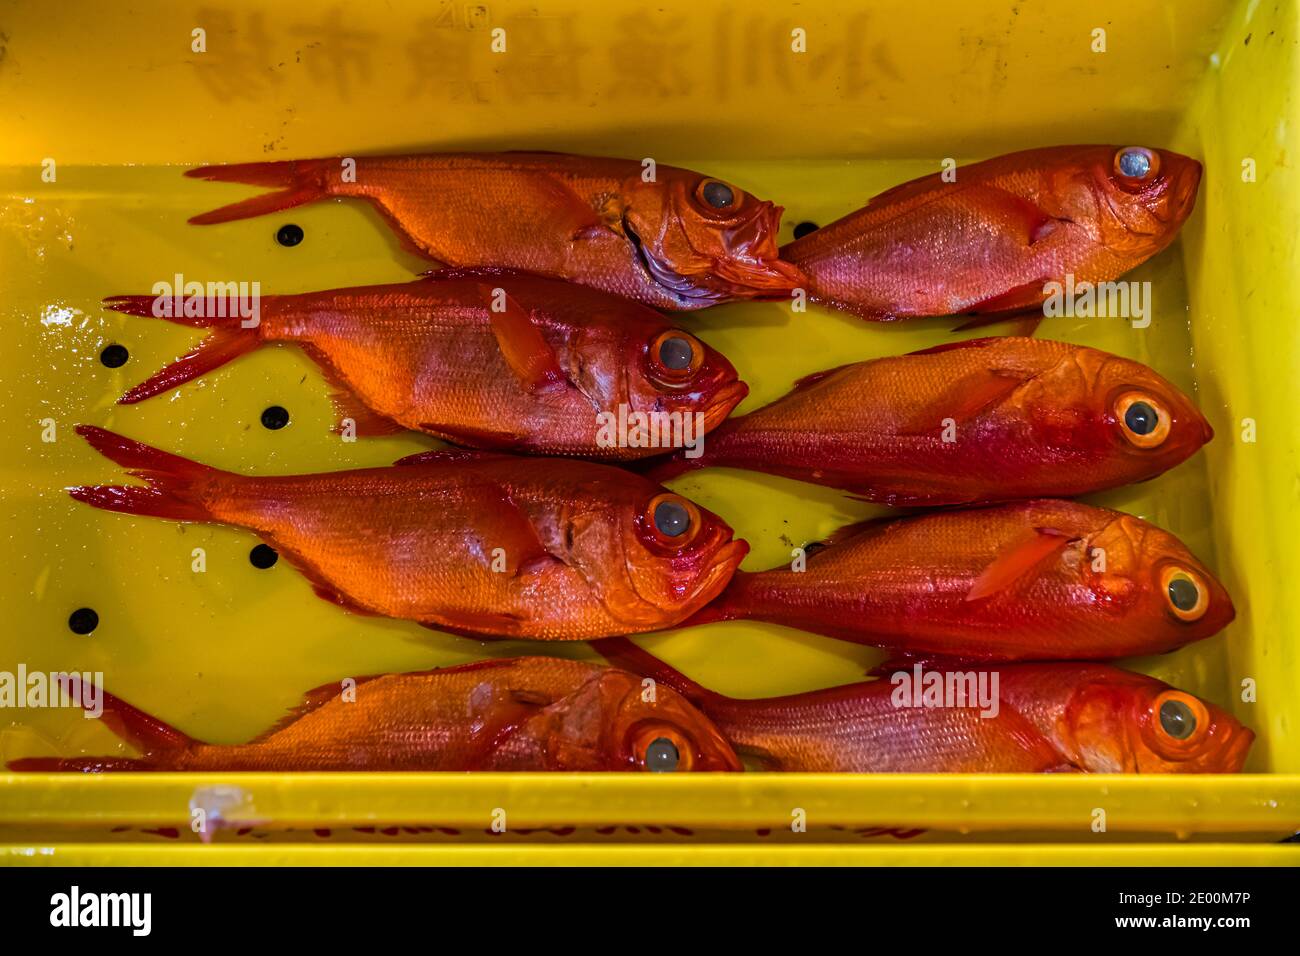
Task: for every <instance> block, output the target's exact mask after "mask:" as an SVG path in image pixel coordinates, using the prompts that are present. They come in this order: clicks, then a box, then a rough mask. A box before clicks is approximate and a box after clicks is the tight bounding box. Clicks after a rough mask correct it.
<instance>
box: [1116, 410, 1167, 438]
mask: <svg viewBox="0 0 1300 956" xmlns="http://www.w3.org/2000/svg"><path fill="white" fill-rule="evenodd" d="M1124 424H1125V425H1127V426H1128V430H1129V431H1131V432H1132V433H1133V434H1135V435H1150V434H1151V433H1152V432H1153V431H1155V430H1156V426H1157V425H1159V424H1160V414H1159V413H1158V412H1157V411H1156V410H1155V409H1154V408H1152V407H1151V406H1150V405H1148V404H1147V403H1146V402H1134V403H1133V404H1132V405H1130V406H1129V407H1128V410H1127V411H1125V412H1124Z"/></svg>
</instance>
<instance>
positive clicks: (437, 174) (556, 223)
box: [186, 152, 803, 310]
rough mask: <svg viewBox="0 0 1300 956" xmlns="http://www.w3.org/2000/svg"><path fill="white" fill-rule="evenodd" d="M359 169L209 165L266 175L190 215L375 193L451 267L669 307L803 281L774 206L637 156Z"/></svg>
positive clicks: (426, 158) (487, 156)
mask: <svg viewBox="0 0 1300 956" xmlns="http://www.w3.org/2000/svg"><path fill="white" fill-rule="evenodd" d="M355 162H356V175H355V180H354V181H345V180H344V178H343V177H342V175H341V170H342V168H343V162H342V159H340V158H335V159H307V160H291V161H288V162H279V163H245V164H242V165H233V166H204V167H201V168H198V169H191V170H189V171H188V172H187V173H186V175H187V176H190V177H193V178H197V179H206V180H210V181H214V182H232V183H246V184H249V185H256V186H264V187H274V188H276V189H278V190H279V191H278V192H273V193H264V194H262V195H258V196H253V197H251V198H249V199H246V200H243V201H241V202H237V203H234V204H232V205H230V206H224V207H222V208H220V209H216V210H213V211H212V212H209V213H204V214H201V215H198V216H194V217H193V218H191V219H190V222H192V223H195V224H197V225H209V224H212V223H222V222H229V221H231V220H234V219H243V218H246V217H248V216H260V215H264V214H266V213H269V212H276V211H278V210H281V209H288V208H291V207H294V206H298V205H302V204H303V203H309V202H315V201H317V200H320V199H324V198H326V197H355V198H360V199H366V200H369V201H370V202H372V203H374V205H375V206H377V207H378V208H379V210H380V212H381V213H382V214H383V215H384V218H385V219H386V220H387V221H388V224H389V225H390V226H391V227H392V228H393V229H394V230H395V231H396V232H397V233H398V235H399V236H401V237H402V238H403V240H404V241H405V242H406V244H407V245H408V246H410V247H411V248H412V249H413V250H414V251H415V252H417V253H419V254H421V255H424V256H427V257H429V258H430V259H433V260H436V261H437V262H441V263H443V264H445V265H448V266H454V267H462V268H477V267H483V266H495V267H500V268H504V269H517V270H520V271H524V272H533V273H537V274H538V275H546V276H552V277H554V278H558V279H565V280H568V281H570V282H576V283H579V284H581V285H587V286H592V287H594V288H597V289H603V290H604V291H606V292H611V293H614V294H615V295H621V296H624V297H625V298H629V299H635V300H636V301H638V302H642V303H645V304H646V305H651V306H655V307H658V308H661V309H669V310H689V309H701V308H705V307H707V306H710V305H716V304H718V303H720V302H730V301H736V300H743V299H752V298H784V297H787V296H788V295H789V293H790V291H791V290H792V289H794V288H795V287H797V286H799V285H800V284H801V283H802V282H803V276H802V275H801V274H800V273H799V270H798V269H796V268H795V267H794V266H792V265H790V264H789V263H785V262H782V261H780V259H779V258H778V254H777V247H776V234H777V229H778V228H779V226H780V221H781V208H780V207H779V206H774V205H773V204H772V203H770V202H765V201H762V200H759V199H757V198H755V197H753V196H750V195H748V194H747V193H745V192H743V191H742V190H740V189H739V188H738V187H735V186H727V189H728V191H729V195H730V198H731V202H730V204H729V205H728V206H727V208H724V209H717V208H714V207H712V206H710V205H709V204H708V203H706V202H705V200H704V192H703V191H704V188H705V186H706V185H708V184H710V183H716V182H718V181H717V180H713V179H711V178H710V177H707V176H703V175H701V174H699V173H694V172H691V171H690V170H686V169H678V168H675V167H672V166H664V165H659V166H657V167H656V168H655V170H654V181H652V182H647V181H646V178H645V174H646V172H647V170H646V169H645V168H644V167H643V165H642V163H641V162H639V161H637V160H626V159H604V158H597V157H588V156H569V155H564V154H561V153H529V152H515V153H446V154H431V155H419V156H359V157H356V160H355Z"/></svg>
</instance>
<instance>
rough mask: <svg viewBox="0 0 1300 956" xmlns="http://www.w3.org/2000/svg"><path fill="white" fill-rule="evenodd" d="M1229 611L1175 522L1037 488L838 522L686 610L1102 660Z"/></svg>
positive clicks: (896, 642)
mask: <svg viewBox="0 0 1300 956" xmlns="http://www.w3.org/2000/svg"><path fill="white" fill-rule="evenodd" d="M1233 615H1234V610H1233V607H1232V601H1231V599H1230V598H1229V597H1228V594H1227V592H1226V591H1225V590H1224V589H1223V586H1222V585H1221V584H1220V583H1219V582H1218V581H1217V580H1215V578H1214V575H1212V574H1211V573H1210V571H1209V569H1207V568H1206V567H1205V565H1203V564H1201V562H1199V561H1198V560H1196V558H1195V557H1193V556H1192V554H1191V552H1190V551H1188V550H1187V548H1186V547H1184V546H1183V544H1182V542H1181V541H1179V540H1178V539H1177V538H1175V537H1174V536H1173V535H1171V534H1169V533H1168V532H1166V531H1163V530H1161V529H1160V528H1157V527H1155V526H1154V525H1151V524H1148V523H1147V522H1145V521H1142V520H1140V519H1138V518H1135V517H1133V516H1132V515H1127V514H1122V513H1120V512H1118V511H1109V510H1107V509H1105V508H1093V507H1091V506H1089V505H1084V504H1079V503H1077V502H1073V501H1058V500H1054V499H1041V500H1035V501H1024V502H1017V503H1014V504H1006V505H999V506H995V507H989V508H971V509H966V510H958V511H936V512H931V513H926V514H921V515H917V516H914V517H906V518H895V519H889V520H879V521H870V522H866V523H865V524H860V525H854V526H851V527H848V528H844V529H842V530H841V531H839V532H837V533H836V535H833V536H832V538H831V539H830V540H829V541H828V543H827V544H826V546H825V547H824V548H822V549H820V550H817V551H816V552H815V553H811V554H810V555H809V556H808V557H807V558H806V567H805V569H804V570H802V571H799V570H794V569H793V568H777V569H774V570H771V571H763V572H759V573H746V572H739V573H737V574H736V575H735V578H734V580H733V581H732V582H731V584H730V585H729V586H728V587H727V589H726V591H724V592H723V594H722V596H721V597H719V598H718V599H717V600H716V601H715V602H713V603H712V604H711V605H709V606H708V607H706V608H705V609H704V610H703V611H702V612H701V613H700V614H698V615H696V617H695V618H694V619H693V620H692V623H697V624H698V623H707V622H709V621H716V620H741V619H743V620H757V621H767V622H770V623H773V624H782V625H785V626H787V627H795V628H801V629H802V630H805V631H811V632H812V633H814V634H823V635H825V636H827V637H833V638H838V639H840V640H846V641H854V642H856V643H859V644H872V645H875V646H877V647H886V648H891V649H893V650H895V651H897V652H900V653H902V654H913V655H922V656H936V655H937V656H941V657H949V658H962V659H968V660H1109V659H1113V658H1117V657H1127V656H1130V655H1134V654H1158V653H1162V652H1164V651H1171V650H1174V649H1175V648H1178V647H1181V646H1183V645H1184V644H1187V643H1190V642H1191V641H1196V640H1200V639H1201V638H1205V637H1209V636H1210V635H1212V634H1216V633H1218V632H1219V631H1220V630H1222V629H1223V628H1224V627H1226V626H1227V625H1228V623H1229V622H1230V621H1231V620H1232V618H1233Z"/></svg>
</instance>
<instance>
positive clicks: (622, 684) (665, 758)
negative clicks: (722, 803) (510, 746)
mask: <svg viewBox="0 0 1300 956" xmlns="http://www.w3.org/2000/svg"><path fill="white" fill-rule="evenodd" d="M594 674H595V676H593V677H592V678H591V679H590V680H587V681H585V682H584V683H583V684H582V685H581V686H579V687H578V688H576V689H575V690H573V691H572V692H571V693H569V694H567V695H566V696H564V697H563V698H561V699H559V700H558V701H556V702H555V703H554V704H553V705H552V706H550V707H548V708H547V712H546V729H545V732H544V746H545V750H546V753H547V755H548V757H549V758H550V759H551V761H552V762H553V764H554V765H555V766H556V767H558V768H560V769H563V770H626V771H632V772H637V771H641V772H651V773H673V772H676V773H684V772H687V771H707V770H713V771H738V770H740V769H741V765H740V761H739V760H738V759H737V757H736V754H735V751H733V750H732V748H731V745H730V744H728V743H727V741H726V740H725V739H724V738H723V737H722V735H721V734H720V733H718V730H717V728H716V727H714V726H713V724H712V722H711V721H710V720H709V719H708V718H707V717H705V716H704V715H703V714H702V713H700V712H699V711H698V710H697V709H696V708H695V707H694V706H692V705H691V704H690V703H689V702H688V701H687V700H686V699H685V698H684V697H682V696H681V695H680V694H678V693H676V692H675V691H673V690H672V689H671V688H669V687H665V686H664V685H662V684H656V683H655V682H654V681H651V680H648V679H642V678H641V677H639V676H637V675H635V674H631V673H629V672H627V671H624V670H619V669H617V668H613V667H598V668H595V669H594Z"/></svg>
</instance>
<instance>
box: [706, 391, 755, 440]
mask: <svg viewBox="0 0 1300 956" xmlns="http://www.w3.org/2000/svg"><path fill="white" fill-rule="evenodd" d="M748 395H749V386H748V385H746V384H745V383H744V382H741V381H735V382H730V383H728V384H726V385H724V386H722V388H720V389H718V391H717V392H716V393H715V394H714V396H713V401H712V402H711V403H710V405H709V407H708V408H707V409H705V411H704V431H705V432H706V433H707V432H710V431H712V430H713V429H714V428H717V427H718V426H719V425H721V424H722V423H723V422H724V421H726V419H727V416H728V415H730V414H731V413H732V412H733V411H734V410H735V408H736V406H737V405H739V404H740V403H741V402H743V401H744V400H745V398H746V396H748Z"/></svg>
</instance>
